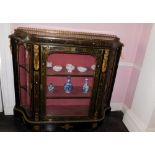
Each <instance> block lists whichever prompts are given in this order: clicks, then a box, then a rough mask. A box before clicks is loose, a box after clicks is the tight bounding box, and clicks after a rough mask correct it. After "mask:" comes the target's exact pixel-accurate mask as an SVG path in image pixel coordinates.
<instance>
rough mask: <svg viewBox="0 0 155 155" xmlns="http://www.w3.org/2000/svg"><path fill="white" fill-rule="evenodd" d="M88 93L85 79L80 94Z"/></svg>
mask: <svg viewBox="0 0 155 155" xmlns="http://www.w3.org/2000/svg"><path fill="white" fill-rule="evenodd" d="M88 91H89V85H88V79H87V78H85V80H84V84H83V86H82V92H83V93H88Z"/></svg>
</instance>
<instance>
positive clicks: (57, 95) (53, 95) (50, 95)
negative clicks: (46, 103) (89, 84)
mask: <svg viewBox="0 0 155 155" xmlns="http://www.w3.org/2000/svg"><path fill="white" fill-rule="evenodd" d="M91 90H92V88H90V89H89V91H88V93H83V92H82V88H81V87H73V91H72V92H71V93H69V94H67V93H65V92H64V88H63V87H62V86H58V87H55V90H54V92H49V91H48V90H47V94H46V99H73V98H91Z"/></svg>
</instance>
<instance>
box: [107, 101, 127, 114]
mask: <svg viewBox="0 0 155 155" xmlns="http://www.w3.org/2000/svg"><path fill="white" fill-rule="evenodd" d="M110 106H111V111H122V112H123V113H124V114H125V113H126V111H127V110H128V108H127V107H126V105H124V103H121V102H111V103H110Z"/></svg>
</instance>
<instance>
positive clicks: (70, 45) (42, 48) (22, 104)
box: [10, 28, 123, 130]
mask: <svg viewBox="0 0 155 155" xmlns="http://www.w3.org/2000/svg"><path fill="white" fill-rule="evenodd" d="M10 40H11V47H12V48H11V49H12V58H13V68H14V77H15V78H14V83H15V95H16V105H15V107H14V114H15V116H16V117H19V118H22V120H23V121H24V123H25V124H26V125H29V126H31V127H32V128H33V129H34V130H40V128H42V127H46V126H48V125H57V126H59V127H61V128H65V129H69V128H73V127H74V126H76V125H78V124H79V123H90V124H91V125H92V127H93V128H94V127H96V126H97V125H98V123H99V122H101V121H102V120H103V119H104V117H105V114H106V113H108V112H110V110H111V108H110V100H111V95H112V91H113V86H114V82H115V77H116V73H117V67H118V62H119V58H120V54H121V50H122V46H123V44H122V43H121V42H120V40H119V38H118V37H117V36H114V35H107V34H97V33H83V32H71V31H58V30H46V29H35V28H17V29H16V30H15V31H14V33H13V34H12V35H10ZM68 66H69V67H68ZM67 67H68V68H67ZM66 89H67V90H66Z"/></svg>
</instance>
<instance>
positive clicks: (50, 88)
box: [48, 83, 54, 92]
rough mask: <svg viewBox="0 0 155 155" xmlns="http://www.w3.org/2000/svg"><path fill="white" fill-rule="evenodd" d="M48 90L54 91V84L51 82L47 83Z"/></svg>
mask: <svg viewBox="0 0 155 155" xmlns="http://www.w3.org/2000/svg"><path fill="white" fill-rule="evenodd" d="M48 91H49V92H53V91H54V86H53V84H52V83H50V84H49V85H48Z"/></svg>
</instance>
